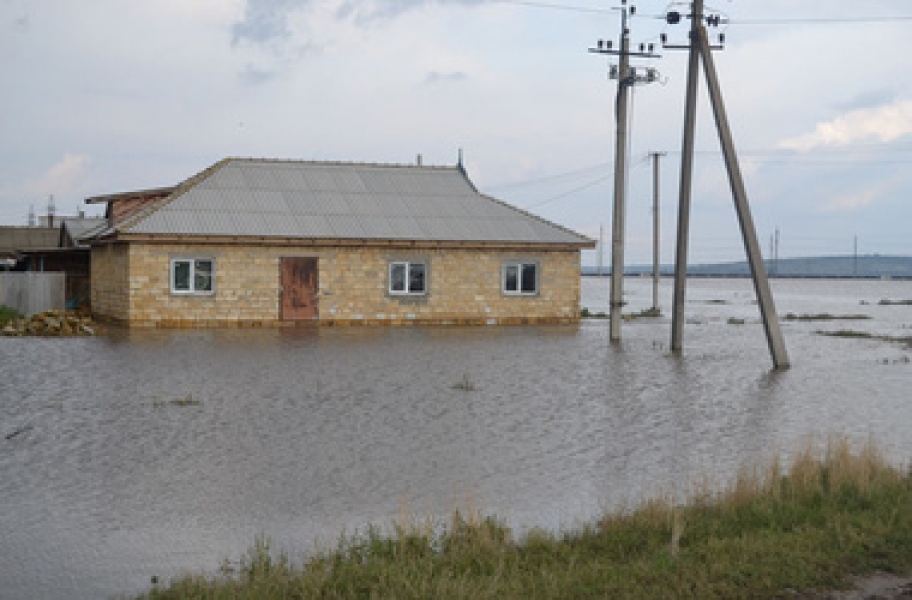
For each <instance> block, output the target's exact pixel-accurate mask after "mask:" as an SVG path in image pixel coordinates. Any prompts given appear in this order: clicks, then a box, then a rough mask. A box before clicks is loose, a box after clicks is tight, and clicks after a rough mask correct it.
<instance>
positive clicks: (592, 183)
mask: <svg viewBox="0 0 912 600" xmlns="http://www.w3.org/2000/svg"><path fill="white" fill-rule="evenodd" d="M612 177H613V175H603V176H602V177H599V178H598V179H596V180H595V181H590V182H589V183H587V184H585V185H581V186H579V187H577V188H573V189H572V190H569V191H566V192H563V193H560V194H558V195H556V196H552V197H550V198H548V199H546V200H542V201H541V202H536V203H535V204H529V205H527V206H523V207H521V208H522V209H523V210H529V209H532V208H538V207H539V206H544V205H545V204H550V203H551V202H554V201H556V200H560V199H561V198H566V197H567V196H570V195H572V194H575V193H577V192H582V191H583V190H588V189H589V188H591V187H595V186H597V185H599V184H600V183H603V182H605V181H608V180H609V179H611V178H612Z"/></svg>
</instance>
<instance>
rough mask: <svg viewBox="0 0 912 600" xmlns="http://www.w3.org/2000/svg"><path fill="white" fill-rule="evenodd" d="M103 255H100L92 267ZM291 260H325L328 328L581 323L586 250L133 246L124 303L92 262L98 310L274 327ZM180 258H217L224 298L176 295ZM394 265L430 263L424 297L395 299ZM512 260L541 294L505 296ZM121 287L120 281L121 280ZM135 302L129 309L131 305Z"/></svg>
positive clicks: (188, 322) (219, 294)
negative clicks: (173, 284) (173, 286)
mask: <svg viewBox="0 0 912 600" xmlns="http://www.w3.org/2000/svg"><path fill="white" fill-rule="evenodd" d="M103 252H104V250H103V249H102V250H93V255H92V257H93V261H94V260H95V258H96V256H99V257H101V256H102V253H103ZM284 256H289V257H290V256H308V257H317V258H318V259H319V260H318V269H319V282H320V292H319V315H320V316H319V321H320V322H321V323H322V324H328V325H349V324H410V323H440V324H460V323H473V324H483V323H491V324H494V323H501V324H513V323H572V322H576V321H577V320H578V318H579V303H580V300H579V296H580V272H579V252H578V251H575V250H569V251H544V252H543V251H528V252H522V251H520V252H516V251H500V250H487V249H486V250H478V249H474V250H472V249H430V248H429V249H415V250H396V249H389V248H371V247H320V248H286V247H275V246H232V245H205V244H193V245H187V244H139V243H133V244H131V245H130V249H129V261H128V264H129V268H128V272H129V284H128V285H127V284H126V282H124V283H122V284H121V285H122V286H123V288H122V289H126V290H128V291H127V293H125V294H122V295H125V296H126V297H127V298H126V299H124V300H123V301H121V300H120V299H118V300H117V301H116V302H114V301H107V302H105V301H102V302H101V303H98V304H96V298H98V299H99V300H101V299H102V298H103V297H105V298H108V297H110V298H114V296H116V294H115V289H114V287H115V286H114V284H115V282H114V280H112V281H111V282H110V283H109V282H108V281H107V279H106V278H99V279H98V282H97V283H98V285H99V289H98V290H96V280H95V279H94V273H95V272H96V265H95V263H93V268H92V270H93V290H92V298H93V307H94V310H95V311H96V313H99V314H100V315H102V316H104V315H105V314H110V316H112V317H114V318H115V319H123V317H122V316H121V315H123V314H124V313H126V314H127V315H128V320H129V322H130V324H131V325H137V326H161V327H206V326H223V325H225V326H227V325H235V326H236V325H240V326H273V325H280V324H281V323H280V322H279V262H280V258H281V257H284ZM172 258H212V259H214V260H215V292H214V294H212V295H208V296H186V295H174V294H171V292H170V289H169V275H170V260H171V259H172ZM391 261H423V262H426V263H427V265H428V274H427V288H428V292H427V294H426V295H424V296H416V297H398V296H390V295H389V294H388V292H387V288H388V282H387V278H388V265H389V263H390V262H391ZM504 261H523V262H537V263H539V265H540V270H539V277H540V285H539V294H538V295H536V296H531V297H525V296H524V297H515V296H505V295H504V294H502V292H501V267H502V264H503V262H504ZM118 281H119V280H118ZM124 304H126V305H127V308H126V310H125V309H124V308H123V305H124Z"/></svg>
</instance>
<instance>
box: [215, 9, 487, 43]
mask: <svg viewBox="0 0 912 600" xmlns="http://www.w3.org/2000/svg"><path fill="white" fill-rule="evenodd" d="M337 2H338V5H337V7H336V8H335V10H334V11H332V14H333V17H334V18H335V19H336V20H338V21H349V22H354V23H355V24H358V25H364V24H367V23H370V22H372V21H377V20H382V19H391V18H394V17H398V16H399V15H401V14H403V13H406V12H408V11H411V10H414V9H416V8H422V7H425V6H429V5H434V4H439V5H463V6H475V5H479V4H481V3H482V2H483V0H341V1H338V0H337ZM325 4H326V3H325V2H318V1H317V0H247V2H246V5H245V8H244V16H243V18H242V19H241V20H240V21H238V22H237V23H235V24H234V25H233V26H232V38H231V40H232V45H237V44H238V43H240V42H242V41H247V42H251V43H253V44H268V43H271V42H275V41H279V42H281V41H284V40H288V39H289V38H291V37H292V28H291V26H290V25H289V17H290V15H291V13H293V12H295V11H303V10H306V9H309V8H321V9H325Z"/></svg>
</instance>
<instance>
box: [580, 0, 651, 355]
mask: <svg viewBox="0 0 912 600" xmlns="http://www.w3.org/2000/svg"><path fill="white" fill-rule="evenodd" d="M621 4H622V5H623V6H622V7H621V8H620V11H621V40H620V49H619V50H613V49H612V44H611V41H607V42H605V41H602V40H599V43H598V48H590V49H589V51H590V52H595V53H597V54H614V55H617V56H619V57H620V65H619V66H618V67H617V68H616V69H615V68H612V69H611V71H610V76H611V78H612V79H615V78H616V79H617V82H618V90H617V99H616V102H615V118H616V120H617V135H616V139H615V150H614V208H613V211H612V223H611V293H610V297H609V306H610V315H611V319H610V321H611V325H610V327H611V331H610V335H609V339H610V340H611V341H612V342H619V341H620V339H621V320H622V315H621V309H622V308H623V306H624V231H625V224H624V221H625V212H626V203H627V199H626V189H627V106H628V96H629V90H630V87H631V86H633V85H635V84H637V83H652V82H654V81H657V80H658V73H657V71H656V70H655V69H646V70H645V73H644V74H640V75H638V74H637V72H636V70H635V69H632V68H630V57H631V56H640V57H650V58H655V57H656V55H654V54H652V49H653V45H652V44H649V47H648V52H647V51H646V46H645V45H643V44H641V45H640V51H639V52H631V51H630V30H629V29H628V28H627V19H628V17H629V16H632V15H634V14H635V13H636V7H634V6H630V7H629V8H628V7H627V0H621Z"/></svg>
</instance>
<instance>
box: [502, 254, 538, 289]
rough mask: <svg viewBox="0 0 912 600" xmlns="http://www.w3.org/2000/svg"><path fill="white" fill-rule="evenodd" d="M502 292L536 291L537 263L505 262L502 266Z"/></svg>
mask: <svg viewBox="0 0 912 600" xmlns="http://www.w3.org/2000/svg"><path fill="white" fill-rule="evenodd" d="M503 292H504V294H511V295H512V294H526V295H532V294H537V293H538V264H537V263H520V262H516V263H506V264H504V267H503Z"/></svg>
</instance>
